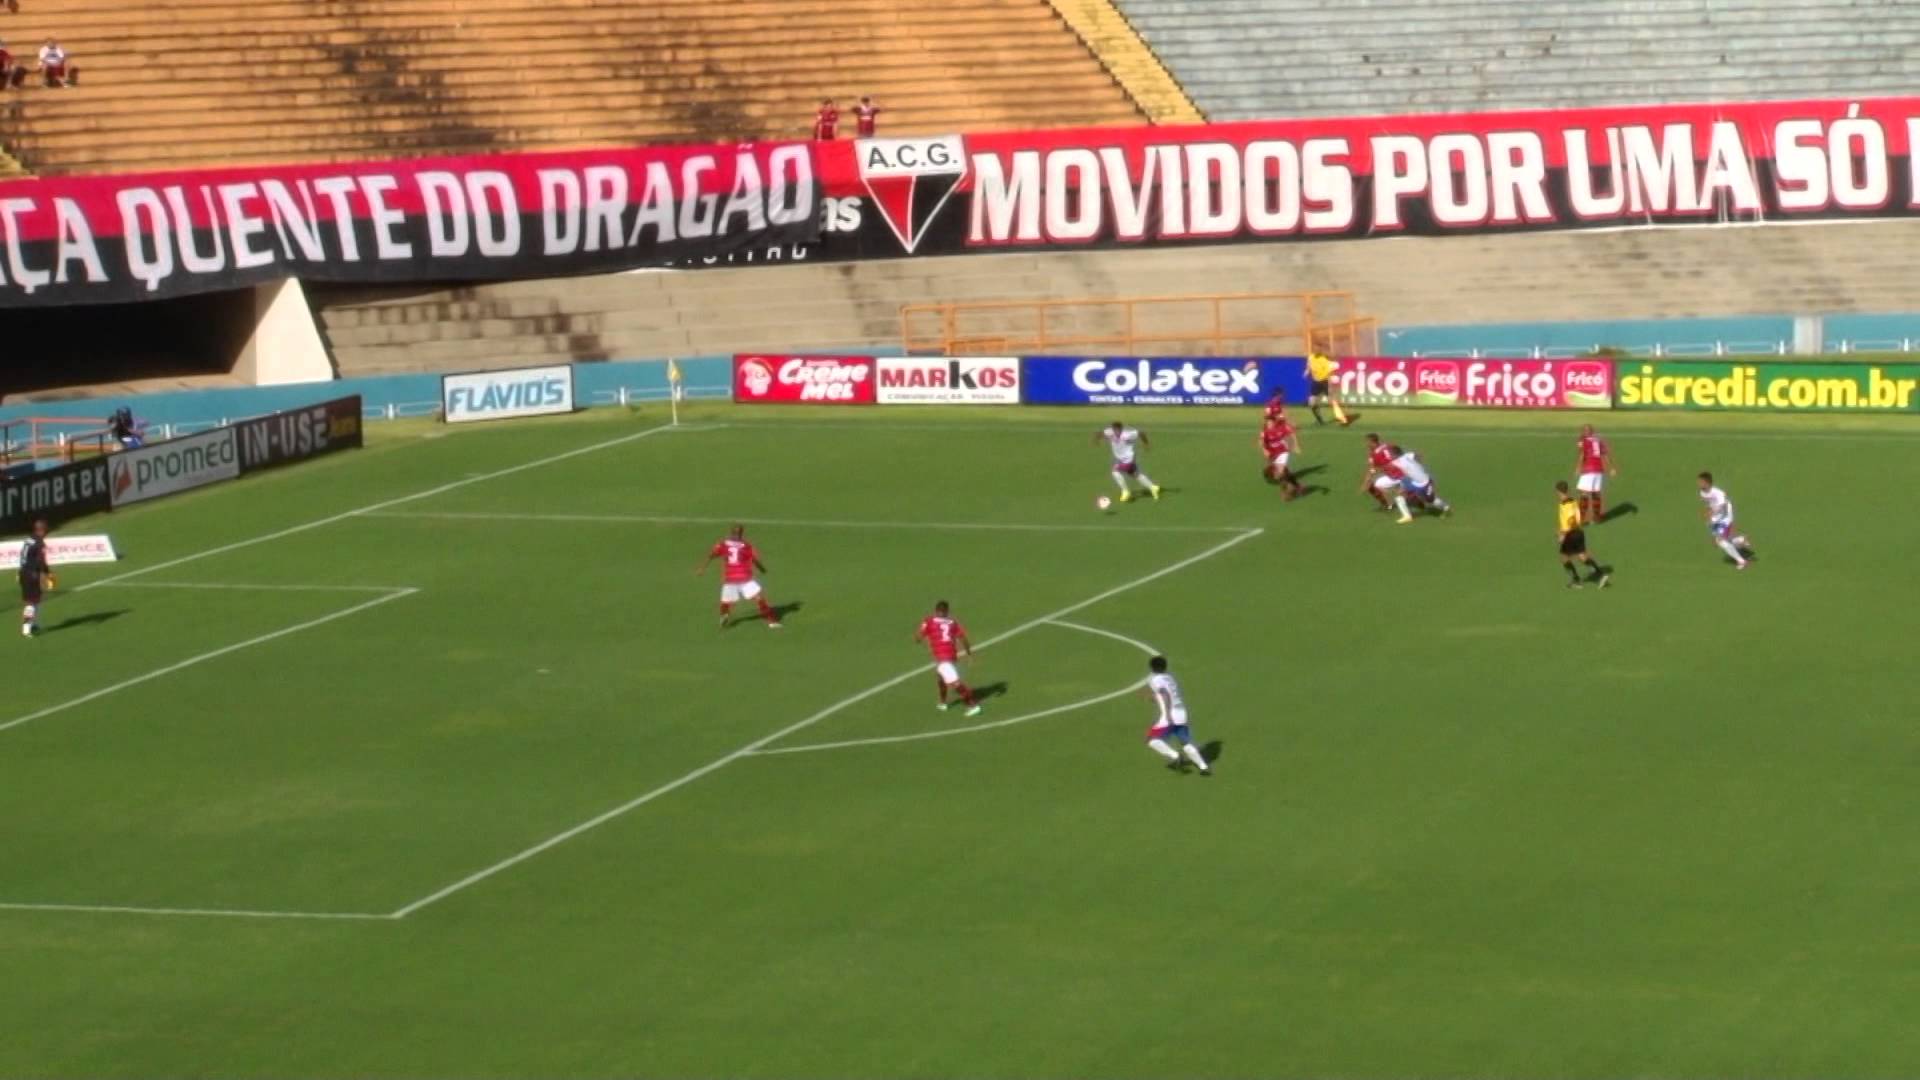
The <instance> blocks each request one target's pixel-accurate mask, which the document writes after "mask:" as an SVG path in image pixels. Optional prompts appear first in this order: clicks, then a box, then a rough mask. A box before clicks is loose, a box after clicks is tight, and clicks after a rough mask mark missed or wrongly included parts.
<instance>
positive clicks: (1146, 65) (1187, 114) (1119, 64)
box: [1049, 0, 1207, 124]
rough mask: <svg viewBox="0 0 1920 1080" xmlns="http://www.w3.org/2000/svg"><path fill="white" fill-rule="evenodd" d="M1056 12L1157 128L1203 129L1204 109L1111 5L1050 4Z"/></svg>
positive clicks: (1096, 0)
mask: <svg viewBox="0 0 1920 1080" xmlns="http://www.w3.org/2000/svg"><path fill="white" fill-rule="evenodd" d="M1049 2H1050V3H1051V4H1052V5H1053V10H1054V11H1055V12H1057V13H1058V14H1059V15H1060V18H1061V19H1063V20H1064V21H1065V22H1066V24H1067V25H1068V26H1069V27H1071V28H1072V29H1073V32H1074V33H1075V34H1077V35H1079V37H1080V40H1081V41H1083V42H1085V43H1086V46H1087V48H1089V49H1091V50H1092V51H1093V54H1094V55H1095V56H1097V57H1099V58H1100V63H1101V64H1102V65H1104V66H1105V67H1106V69H1107V72H1108V73H1109V74H1111V75H1112V76H1113V78H1114V81H1115V82H1117V83H1119V84H1120V86H1121V88H1122V89H1124V90H1125V91H1126V92H1127V96H1128V97H1131V98H1132V99H1133V101H1134V104H1136V105H1138V106H1140V111H1141V112H1143V113H1146V114H1147V118H1148V119H1150V120H1152V121H1153V122H1154V123H1156V124H1201V123H1205V122H1206V119H1207V118H1206V116H1205V114H1203V113H1201V111H1200V107H1199V106H1197V105H1195V104H1194V103H1193V99H1192V98H1190V97H1188V96H1187V92H1186V90H1184V89H1182V88H1181V86H1180V83H1179V81H1178V80H1176V79H1175V78H1174V77H1173V73H1172V72H1170V71H1168V70H1167V68H1166V65H1164V64H1162V63H1161V62H1160V58H1159V57H1157V56H1155V55H1153V50H1152V49H1150V48H1148V47H1147V43H1146V42H1145V41H1143V40H1141V38H1140V35H1139V33H1138V32H1136V31H1135V30H1134V28H1133V24H1132V23H1130V22H1128V21H1127V17H1126V16H1125V15H1122V14H1120V11H1119V9H1117V8H1115V7H1114V6H1113V3H1112V0H1049Z"/></svg>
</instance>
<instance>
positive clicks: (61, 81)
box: [40, 38, 80, 90]
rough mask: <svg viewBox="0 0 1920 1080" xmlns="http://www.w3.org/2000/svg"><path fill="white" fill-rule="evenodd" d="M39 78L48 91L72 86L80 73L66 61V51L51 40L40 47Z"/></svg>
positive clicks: (78, 79)
mask: <svg viewBox="0 0 1920 1080" xmlns="http://www.w3.org/2000/svg"><path fill="white" fill-rule="evenodd" d="M40 77H41V78H42V79H45V80H46V83H47V87H48V89H56V90H57V89H60V88H61V87H67V86H72V85H74V84H75V83H77V82H79V81H80V71H79V69H77V68H75V67H74V66H73V64H72V63H71V62H70V61H69V60H68V59H67V50H65V49H63V48H61V47H60V43H59V42H58V41H55V40H54V39H52V38H48V39H47V43H46V44H45V45H42V46H40Z"/></svg>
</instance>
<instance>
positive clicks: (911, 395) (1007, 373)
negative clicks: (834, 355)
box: [878, 356, 1020, 405]
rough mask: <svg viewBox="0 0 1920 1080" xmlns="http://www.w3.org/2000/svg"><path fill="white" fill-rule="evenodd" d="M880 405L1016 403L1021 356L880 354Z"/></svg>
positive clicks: (1018, 395)
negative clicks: (881, 355)
mask: <svg viewBox="0 0 1920 1080" xmlns="http://www.w3.org/2000/svg"><path fill="white" fill-rule="evenodd" d="M878 364H879V377H880V387H879V399H880V404H882V405H1018V404H1020V359H1019V357H1014V356H942V357H924V356H883V357H881V358H880V359H879V361H878Z"/></svg>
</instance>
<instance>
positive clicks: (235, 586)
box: [98, 581, 411, 593]
mask: <svg viewBox="0 0 1920 1080" xmlns="http://www.w3.org/2000/svg"><path fill="white" fill-rule="evenodd" d="M98 584H101V585H112V586H113V587H114V588H116V589H230V590H233V591H235V592H347V593H362V592H370V593H397V592H406V591H409V590H410V589H411V586H407V585H249V584H245V583H241V582H225V581H102V582H99V583H98Z"/></svg>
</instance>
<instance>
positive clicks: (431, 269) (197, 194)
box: [0, 143, 821, 308]
mask: <svg viewBox="0 0 1920 1080" xmlns="http://www.w3.org/2000/svg"><path fill="white" fill-rule="evenodd" d="M820 198H821V191H820V184H819V179H818V168H817V163H816V151H815V147H814V146H813V144H810V143H762V144H740V145H737V146H663V147H650V148H639V149H623V150H596V151H582V152H577V153H551V154H501V155H492V156H481V157H458V158H421V159H417V160H409V161H386V162H359V163H351V164H337V165H295V166H282V167H272V168H227V169H209V170H205V171H194V172H173V173H154V174H138V175H126V176H98V177H59V178H33V177H30V178H26V179H20V180H10V181H6V182H4V183H0V308H4V307H30V306H44V305H53V304H96V303H116V302H123V301H133V300H148V299H158V298H161V297H167V296H181V295H185V294H188V293H194V292H204V291H208V290H212V289H231V288H236V287H241V286H248V285H254V284H259V283H263V282H268V281H272V280H276V279H278V278H284V277H299V278H307V279H311V280H321V281H343V282H363V283H378V282H417V281H436V282H437V281H484V280H499V279H504V278H538V277H554V276H558V275H565V274H584V273H594V272H607V271H613V270H622V269H629V268H633V267H641V266H665V265H671V264H673V263H676V262H683V261H685V260H688V259H701V258H717V257H724V256H726V255H727V254H729V253H732V252H736V251H743V250H750V249H759V250H764V249H766V248H768V247H779V246H790V245H798V244H805V243H807V242H810V241H812V240H814V239H815V238H816V237H817V236H818V230H819V224H820Z"/></svg>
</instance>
